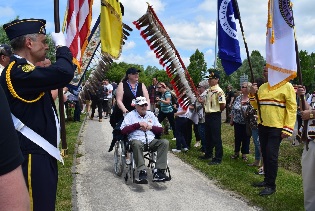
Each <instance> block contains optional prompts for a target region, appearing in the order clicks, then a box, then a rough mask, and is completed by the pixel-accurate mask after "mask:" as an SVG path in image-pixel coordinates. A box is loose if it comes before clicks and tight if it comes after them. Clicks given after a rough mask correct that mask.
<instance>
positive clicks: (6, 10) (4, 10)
mask: <svg viewBox="0 0 315 211" xmlns="http://www.w3.org/2000/svg"><path fill="white" fill-rule="evenodd" d="M14 16H16V14H15V11H14V9H13V8H12V7H9V6H5V7H1V6H0V18H8V17H14Z"/></svg>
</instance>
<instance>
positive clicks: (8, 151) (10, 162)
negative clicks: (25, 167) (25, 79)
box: [0, 86, 30, 211]
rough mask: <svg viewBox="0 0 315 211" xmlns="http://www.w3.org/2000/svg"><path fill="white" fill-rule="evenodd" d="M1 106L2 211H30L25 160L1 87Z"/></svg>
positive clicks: (0, 167) (0, 183)
mask: <svg viewBox="0 0 315 211" xmlns="http://www.w3.org/2000/svg"><path fill="white" fill-rule="evenodd" d="M0 105H1V106H0V114H1V119H0V130H1V133H0V134H1V135H0V146H1V147H0V210H4V211H5V210H10V211H11V210H13V211H15V210H16V211H28V210H30V198H29V196H28V192H27V188H26V184H25V180H24V178H23V172H22V168H21V165H22V163H23V160H24V158H23V154H22V152H21V150H20V146H19V140H18V137H17V133H16V131H15V128H14V126H13V123H12V118H11V115H10V109H9V105H8V102H7V99H6V97H5V94H4V92H3V89H2V87H1V86H0Z"/></svg>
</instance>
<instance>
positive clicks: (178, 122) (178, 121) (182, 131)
mask: <svg viewBox="0 0 315 211" xmlns="http://www.w3.org/2000/svg"><path fill="white" fill-rule="evenodd" d="M186 112H187V109H184V108H182V107H181V106H180V105H179V106H178V110H177V112H176V113H174V116H175V127H176V134H175V137H176V148H175V149H172V152H174V153H177V152H181V150H182V149H183V151H184V152H187V151H188V145H187V143H186V134H187V131H186V130H187V127H188V118H187V117H186ZM190 126H191V125H190Z"/></svg>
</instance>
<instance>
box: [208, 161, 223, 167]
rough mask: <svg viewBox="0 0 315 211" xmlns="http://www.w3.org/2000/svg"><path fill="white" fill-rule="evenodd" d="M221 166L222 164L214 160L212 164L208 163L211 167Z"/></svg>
mask: <svg viewBox="0 0 315 211" xmlns="http://www.w3.org/2000/svg"><path fill="white" fill-rule="evenodd" d="M220 164H221V162H220V161H215V160H212V161H210V162H209V163H208V165H210V166H215V165H220Z"/></svg>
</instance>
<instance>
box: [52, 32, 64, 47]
mask: <svg viewBox="0 0 315 211" xmlns="http://www.w3.org/2000/svg"><path fill="white" fill-rule="evenodd" d="M51 36H52V40H53V42H54V43H55V46H66V38H65V36H64V34H63V33H62V32H59V33H55V32H52V33H51Z"/></svg>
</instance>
